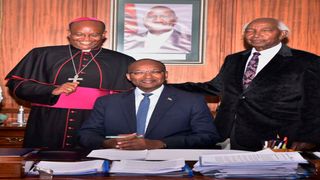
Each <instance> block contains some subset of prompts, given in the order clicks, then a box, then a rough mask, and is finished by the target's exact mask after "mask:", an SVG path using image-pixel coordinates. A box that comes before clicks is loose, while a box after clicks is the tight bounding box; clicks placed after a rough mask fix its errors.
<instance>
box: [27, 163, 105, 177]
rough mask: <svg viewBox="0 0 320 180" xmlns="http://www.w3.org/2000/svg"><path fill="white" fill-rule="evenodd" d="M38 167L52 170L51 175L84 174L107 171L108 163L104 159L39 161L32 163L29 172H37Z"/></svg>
mask: <svg viewBox="0 0 320 180" xmlns="http://www.w3.org/2000/svg"><path fill="white" fill-rule="evenodd" d="M38 169H41V170H43V171H48V172H52V175H84V174H95V173H100V172H108V170H109V163H108V161H104V160H92V161H80V162H58V161H40V162H39V163H38V164H36V165H34V168H33V169H31V170H30V172H29V174H39V172H38Z"/></svg>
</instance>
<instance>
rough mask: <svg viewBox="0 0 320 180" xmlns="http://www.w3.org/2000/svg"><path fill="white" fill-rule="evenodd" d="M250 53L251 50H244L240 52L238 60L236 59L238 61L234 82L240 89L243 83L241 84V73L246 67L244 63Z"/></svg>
mask: <svg viewBox="0 0 320 180" xmlns="http://www.w3.org/2000/svg"><path fill="white" fill-rule="evenodd" d="M250 53H251V50H247V51H244V52H243V53H242V54H241V59H240V60H239V61H238V60H236V61H238V63H237V67H236V74H235V76H234V77H235V78H236V81H237V82H236V84H237V85H238V88H239V89H241V91H242V90H243V85H242V84H243V83H242V78H243V73H244V70H245V68H246V63H247V60H248V58H249V56H250Z"/></svg>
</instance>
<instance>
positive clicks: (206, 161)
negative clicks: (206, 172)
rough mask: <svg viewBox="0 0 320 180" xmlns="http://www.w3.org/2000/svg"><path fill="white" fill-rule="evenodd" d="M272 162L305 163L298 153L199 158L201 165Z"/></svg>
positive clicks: (227, 155) (224, 155)
mask: <svg viewBox="0 0 320 180" xmlns="http://www.w3.org/2000/svg"><path fill="white" fill-rule="evenodd" d="M274 162H277V163H278V162H283V163H290V162H295V163H307V161H306V160H305V159H303V157H302V156H301V155H300V154H299V153H298V152H278V153H270V154H266V153H263V154H261V153H241V154H223V155H203V156H201V157H200V163H201V165H203V166H205V165H222V164H223V165H226V164H233V165H239V164H241V165H245V164H268V163H274Z"/></svg>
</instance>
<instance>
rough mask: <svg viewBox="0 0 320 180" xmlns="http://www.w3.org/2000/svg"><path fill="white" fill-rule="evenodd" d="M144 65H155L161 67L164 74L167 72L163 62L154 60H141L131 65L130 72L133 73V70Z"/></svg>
mask: <svg viewBox="0 0 320 180" xmlns="http://www.w3.org/2000/svg"><path fill="white" fill-rule="evenodd" d="M143 64H154V65H156V66H158V67H159V69H160V70H162V71H163V72H165V71H166V66H165V65H164V64H163V63H162V62H161V61H157V60H154V59H147V58H145V59H139V60H137V61H135V62H133V63H131V64H130V65H129V67H128V72H132V69H135V67H136V66H141V65H143Z"/></svg>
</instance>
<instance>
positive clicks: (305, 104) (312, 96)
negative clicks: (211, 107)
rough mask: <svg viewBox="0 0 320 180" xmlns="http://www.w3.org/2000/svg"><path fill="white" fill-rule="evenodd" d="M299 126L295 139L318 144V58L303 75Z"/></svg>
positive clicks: (319, 124) (319, 85)
mask: <svg viewBox="0 0 320 180" xmlns="http://www.w3.org/2000/svg"><path fill="white" fill-rule="evenodd" d="M302 86H303V99H302V106H301V107H302V108H301V120H302V121H301V128H300V132H299V134H298V137H297V140H298V141H300V142H309V143H315V144H318V145H320V59H319V58H318V59H317V60H316V61H313V63H312V64H311V66H310V67H309V68H308V69H307V70H306V71H305V73H304V76H303V85H302Z"/></svg>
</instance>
